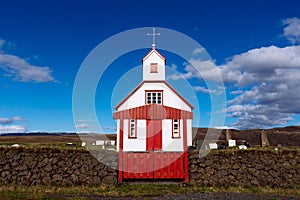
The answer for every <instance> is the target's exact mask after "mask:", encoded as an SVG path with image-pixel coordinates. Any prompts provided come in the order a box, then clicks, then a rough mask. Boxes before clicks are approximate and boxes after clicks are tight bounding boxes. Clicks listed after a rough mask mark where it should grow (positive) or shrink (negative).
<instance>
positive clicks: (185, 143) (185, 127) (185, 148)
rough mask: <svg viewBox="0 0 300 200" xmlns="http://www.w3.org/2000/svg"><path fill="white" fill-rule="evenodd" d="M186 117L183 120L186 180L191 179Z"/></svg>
mask: <svg viewBox="0 0 300 200" xmlns="http://www.w3.org/2000/svg"><path fill="white" fill-rule="evenodd" d="M186 121H187V120H186V119H184V120H183V149H184V161H183V162H184V170H185V171H184V182H188V181H189V168H188V167H189V164H188V146H187V125H186Z"/></svg>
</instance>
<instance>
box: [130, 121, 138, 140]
mask: <svg viewBox="0 0 300 200" xmlns="http://www.w3.org/2000/svg"><path fill="white" fill-rule="evenodd" d="M130 120H134V132H135V133H134V135H135V136H134V137H131V136H130V132H131V130H130V129H131V127H130ZM128 139H137V120H136V119H129V120H128Z"/></svg>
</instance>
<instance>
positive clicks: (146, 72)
mask: <svg viewBox="0 0 300 200" xmlns="http://www.w3.org/2000/svg"><path fill="white" fill-rule="evenodd" d="M151 63H157V65H158V66H157V69H158V70H157V71H158V72H157V73H150V64H151ZM165 70H166V69H165V61H164V60H163V59H162V58H161V57H160V56H159V55H157V53H155V52H152V53H151V55H149V57H148V58H147V59H146V60H144V62H143V80H150V81H151V80H161V81H162V80H165Z"/></svg>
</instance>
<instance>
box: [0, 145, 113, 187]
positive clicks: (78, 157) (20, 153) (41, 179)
mask: <svg viewBox="0 0 300 200" xmlns="http://www.w3.org/2000/svg"><path fill="white" fill-rule="evenodd" d="M93 154H94V155H95V156H97V155H98V156H99V159H100V160H102V161H104V162H105V163H110V164H109V165H110V166H115V167H116V166H117V153H116V152H109V151H107V152H104V151H95V152H94V153H93ZM0 182H1V183H2V184H8V183H18V184H22V185H49V184H51V185H99V184H103V183H105V184H114V183H116V182H117V172H116V170H114V169H111V168H109V167H107V166H106V165H104V164H102V163H101V162H98V160H97V159H96V158H95V157H93V156H92V155H91V154H90V153H89V152H88V151H86V150H80V149H60V148H23V147H18V148H7V147H6V148H0Z"/></svg>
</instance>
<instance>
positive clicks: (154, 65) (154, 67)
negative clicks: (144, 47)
mask: <svg viewBox="0 0 300 200" xmlns="http://www.w3.org/2000/svg"><path fill="white" fill-rule="evenodd" d="M150 73H158V71H157V63H151V64H150Z"/></svg>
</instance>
